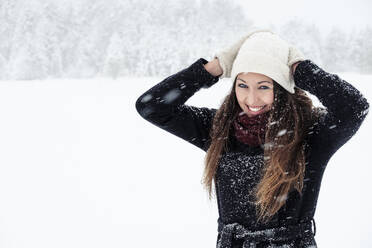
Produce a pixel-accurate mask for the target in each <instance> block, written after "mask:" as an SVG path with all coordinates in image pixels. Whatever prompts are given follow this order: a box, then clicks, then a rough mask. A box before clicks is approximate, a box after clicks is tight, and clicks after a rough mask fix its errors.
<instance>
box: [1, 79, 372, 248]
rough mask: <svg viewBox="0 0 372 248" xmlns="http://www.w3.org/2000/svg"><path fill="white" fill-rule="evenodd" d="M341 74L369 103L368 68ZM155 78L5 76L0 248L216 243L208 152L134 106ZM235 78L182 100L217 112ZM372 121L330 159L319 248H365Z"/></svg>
mask: <svg viewBox="0 0 372 248" xmlns="http://www.w3.org/2000/svg"><path fill="white" fill-rule="evenodd" d="M339 75H340V76H341V77H342V78H343V79H345V80H347V81H348V82H349V83H351V84H353V85H354V86H355V87H356V88H357V89H359V90H360V91H361V92H362V93H363V94H364V95H365V97H366V98H367V99H368V101H369V103H370V104H371V103H372V84H371V82H372V75H366V76H361V75H355V74H349V73H348V74H345V73H344V74H339ZM162 79H163V78H120V79H117V80H108V79H94V80H45V81H9V82H0V116H1V121H0V199H1V200H0V247H2V248H21V247H25V248H26V247H27V248H33V247H35V248H44V247H45V248H50V247H53V248H59V247H61V248H62V247H63V248H65V247H76V248H80V247H91V248H93V247H110V248H115V247H131V248H142V247H163V248H166V247H169V248H173V247H178V248H186V247H210V248H212V247H215V243H216V238H217V217H218V216H217V205H216V203H215V202H214V201H212V202H209V201H208V198H207V194H206V192H205V191H204V190H203V188H202V185H201V179H202V172H203V167H204V164H203V159H204V155H205V153H204V152H203V151H202V150H200V149H198V148H196V147H194V146H192V145H191V144H189V143H187V142H185V141H183V140H182V139H180V138H178V137H176V136H173V135H172V134H169V133H167V132H165V131H163V130H161V129H159V128H157V127H156V126H154V125H152V124H151V123H149V122H147V121H145V120H144V119H142V117H141V116H140V115H139V114H138V113H137V111H136V109H135V101H136V100H137V98H138V97H139V96H140V95H141V94H142V93H144V92H145V91H146V90H148V89H149V88H151V87H152V86H154V85H155V84H156V83H158V82H160V81H161V80H162ZM230 85H231V84H230V81H228V80H225V79H224V80H220V81H219V82H218V83H217V84H216V85H214V86H213V87H211V88H209V89H202V90H200V91H199V92H197V93H196V94H195V95H194V96H193V97H192V98H190V99H189V101H188V102H187V104H190V105H195V106H207V107H214V108H217V107H218V106H219V104H220V103H221V101H222V98H223V97H224V96H225V95H226V94H227V92H228V91H229V89H230ZM315 100H316V99H315ZM315 103H317V104H319V103H318V102H316V101H315ZM345 104H348V103H345ZM371 118H372V117H371V115H368V116H367V118H366V120H365V122H364V123H363V125H362V126H361V128H360V130H359V131H358V132H357V134H356V135H355V136H354V137H353V138H352V139H351V140H350V141H349V142H348V143H346V144H345V145H344V146H343V147H342V148H341V149H340V150H339V151H338V152H337V153H336V154H335V155H334V156H333V157H332V159H331V160H330V162H329V163H328V168H327V169H326V171H325V174H324V177H323V181H322V188H321V191H320V195H319V200H318V207H317V211H316V215H315V221H316V228H317V230H316V236H315V238H316V240H317V242H318V246H319V247H321V248H326V247H345V248H346V247H364V248H367V247H372V238H371V237H372V236H371V234H372V223H371V221H370V220H371V219H372V214H371V212H370V209H372V200H371V199H370V197H369V196H370V195H371V188H372V180H371V174H372V168H371V162H370V158H369V157H368V156H369V155H370V154H371V148H370V147H371V146H370V143H371V139H372V134H371V131H370V130H371V129H372V123H371Z"/></svg>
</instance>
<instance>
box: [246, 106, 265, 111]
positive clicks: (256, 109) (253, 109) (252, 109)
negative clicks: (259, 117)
mask: <svg viewBox="0 0 372 248" xmlns="http://www.w3.org/2000/svg"><path fill="white" fill-rule="evenodd" d="M263 107H264V106H263ZM263 107H261V108H251V107H248V108H249V110H251V111H253V112H257V111H259V110H261V109H263Z"/></svg>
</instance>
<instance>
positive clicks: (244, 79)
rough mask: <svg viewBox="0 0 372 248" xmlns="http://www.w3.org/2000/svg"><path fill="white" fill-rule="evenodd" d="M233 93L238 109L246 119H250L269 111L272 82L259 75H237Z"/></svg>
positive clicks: (271, 100) (247, 73)
mask: <svg viewBox="0 0 372 248" xmlns="http://www.w3.org/2000/svg"><path fill="white" fill-rule="evenodd" d="M235 93H236V99H237V100H238V103H239V105H240V108H241V109H242V110H243V111H244V112H245V113H246V114H247V115H248V117H252V116H255V115H257V114H261V113H264V112H267V111H269V110H270V109H271V106H272V103H273V101H274V82H273V80H272V79H271V78H269V77H267V76H265V75H263V74H260V73H255V72H242V73H239V74H238V75H237V79H236V82H235Z"/></svg>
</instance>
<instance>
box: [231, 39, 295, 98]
mask: <svg viewBox="0 0 372 248" xmlns="http://www.w3.org/2000/svg"><path fill="white" fill-rule="evenodd" d="M289 59H290V44H289V43H287V42H286V41H284V40H283V39H281V38H280V37H279V36H278V35H277V34H275V33H273V32H258V33H254V34H253V35H252V36H250V37H249V38H248V39H247V40H245V41H244V43H243V44H242V46H241V48H240V50H239V52H238V54H237V56H236V58H235V60H234V63H233V65H232V69H231V79H232V80H233V82H234V80H235V78H236V76H237V75H238V74H239V73H241V72H255V73H260V74H264V75H265V76H267V77H270V78H271V79H273V80H274V81H276V82H277V83H278V84H280V85H281V86H282V87H283V88H284V89H286V90H287V91H288V92H290V93H292V94H293V93H294V92H295V91H294V86H295V83H294V79H293V76H292V75H291V68H290V66H289V65H288V62H289Z"/></svg>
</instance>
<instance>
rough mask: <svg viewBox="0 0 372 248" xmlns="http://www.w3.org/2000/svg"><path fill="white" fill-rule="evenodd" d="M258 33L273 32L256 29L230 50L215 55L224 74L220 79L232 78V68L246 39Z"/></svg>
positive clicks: (231, 46)
mask: <svg viewBox="0 0 372 248" xmlns="http://www.w3.org/2000/svg"><path fill="white" fill-rule="evenodd" d="M257 32H270V33H272V31H270V30H268V29H255V30H253V31H250V32H249V33H248V34H246V35H245V36H243V37H241V38H240V39H239V40H238V41H236V42H234V43H233V44H232V45H230V46H229V47H228V48H226V49H223V50H221V51H218V52H216V53H215V54H214V56H213V58H214V59H216V58H217V59H218V62H219V65H220V67H221V69H222V74H221V76H220V77H219V78H220V79H222V78H229V77H231V68H232V65H233V63H234V60H235V58H236V55H237V54H238V52H239V49H240V47H241V46H242V45H243V43H244V41H245V40H246V39H248V38H249V37H250V36H251V35H252V34H254V33H257Z"/></svg>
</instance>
